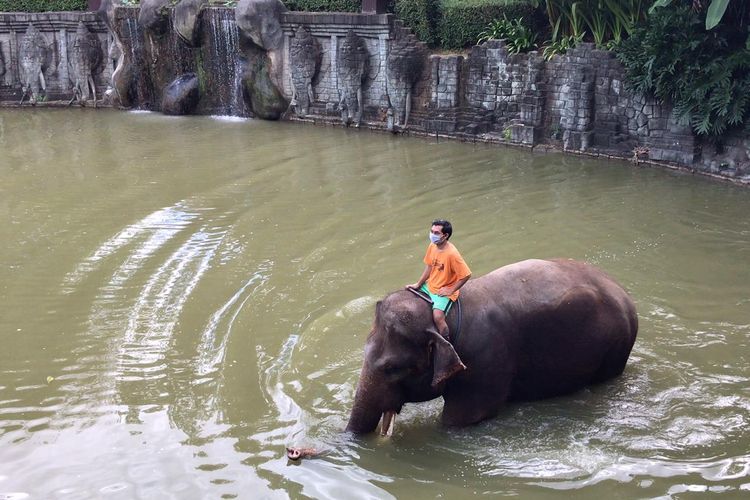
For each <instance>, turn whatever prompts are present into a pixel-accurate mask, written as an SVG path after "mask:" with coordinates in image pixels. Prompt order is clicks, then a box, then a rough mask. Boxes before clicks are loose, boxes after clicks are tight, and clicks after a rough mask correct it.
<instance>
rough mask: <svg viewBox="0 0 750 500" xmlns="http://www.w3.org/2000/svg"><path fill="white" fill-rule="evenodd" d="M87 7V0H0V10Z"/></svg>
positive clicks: (49, 10) (45, 10) (32, 10)
mask: <svg viewBox="0 0 750 500" xmlns="http://www.w3.org/2000/svg"><path fill="white" fill-rule="evenodd" d="M87 9H88V1H87V0H0V12H56V11H66V10H87Z"/></svg>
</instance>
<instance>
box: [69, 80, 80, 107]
mask: <svg viewBox="0 0 750 500" xmlns="http://www.w3.org/2000/svg"><path fill="white" fill-rule="evenodd" d="M77 98H78V84H77V83H76V85H75V86H74V87H73V97H71V98H70V100H69V101H68V107H70V106H71V105H72V104H73V101H75V100H76V99H77Z"/></svg>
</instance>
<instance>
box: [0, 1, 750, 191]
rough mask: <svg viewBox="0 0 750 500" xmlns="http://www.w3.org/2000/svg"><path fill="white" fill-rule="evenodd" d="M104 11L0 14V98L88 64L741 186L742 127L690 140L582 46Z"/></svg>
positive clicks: (139, 86) (153, 104)
mask: <svg viewBox="0 0 750 500" xmlns="http://www.w3.org/2000/svg"><path fill="white" fill-rule="evenodd" d="M164 1H166V0H150V3H151V4H154V5H161V3H164ZM159 2H161V3H159ZM109 3H110V4H111V3H112V2H109ZM183 3H184V2H183ZM260 4H264V5H267V10H266V11H265V12H267V13H266V14H262V15H267V16H271V17H273V18H272V19H271V18H269V19H267V20H259V21H258V23H257V25H258V28H257V29H258V30H260V31H257V32H255V31H253V30H254V29H255V28H254V27H253V26H252V25H253V23H255V21H253V19H256V18H257V15H258V14H252V15H251V14H248V12H249V11H247V10H245V11H244V12H242V13H241V12H240V10H241V9H248V8H257V7H254V6H255V5H260ZM165 5H166V4H165ZM181 5H182V4H181V3H180V4H178V8H179V7H180V6H181ZM185 5H186V6H187V5H188V4H185ZM109 8H110V10H107V11H106V12H107V18H106V24H105V22H102V21H100V20H99V19H98V18H97V17H96V15H95V14H94V13H46V14H0V101H15V102H18V101H19V100H20V99H21V95H22V94H24V91H25V92H26V94H27V98H30V95H31V94H34V93H38V94H39V95H40V96H41V98H42V99H47V100H55V99H58V100H63V99H64V100H68V99H70V98H72V97H74V96H75V94H76V93H77V94H82V80H84V79H85V78H84V77H85V76H86V74H87V73H88V74H90V75H91V76H92V80H93V83H94V85H93V86H94V87H95V89H96V93H97V96H98V97H101V95H102V93H103V92H104V90H105V88H106V87H107V84H108V83H110V84H111V85H112V87H113V91H111V92H109V93H108V94H109V95H110V96H114V97H113V99H114V104H116V105H120V106H125V107H140V108H146V109H152V110H161V111H163V112H169V113H173V114H186V113H196V114H236V115H241V116H255V117H261V118H271V119H276V118H281V119H286V120H305V121H312V122H318V123H340V124H343V125H346V126H366V127H368V128H374V129H385V130H390V131H392V132H397V133H409V134H424V135H436V134H437V135H441V136H445V137H452V138H456V139H460V140H471V141H485V142H495V143H504V144H513V145H520V146H525V147H535V146H541V147H545V148H548V147H553V148H559V149H563V150H566V151H570V152H575V153H585V154H590V155H606V156H614V157H621V158H627V159H637V160H639V161H652V162H659V163H662V164H668V165H672V166H678V167H682V168H685V169H689V170H694V171H697V172H702V173H707V174H711V175H716V176H720V177H727V178H732V179H735V180H739V181H741V182H745V183H750V154H749V151H750V139H749V138H748V136H747V135H746V134H743V133H740V132H735V133H731V134H727V135H726V137H725V138H723V141H722V142H721V143H720V144H718V145H715V144H707V143H704V142H702V141H701V140H700V139H699V138H697V137H696V136H695V135H694V134H693V133H692V131H691V129H690V128H689V127H688V126H684V125H680V124H678V123H677V122H676V120H675V117H674V114H673V113H672V110H671V109H670V108H669V107H668V106H665V105H663V104H660V103H658V102H655V101H654V100H652V99H648V98H645V97H643V96H639V95H634V94H632V93H630V92H629V91H627V90H626V88H625V86H624V84H623V79H624V72H623V69H622V67H621V66H620V64H619V62H618V61H617V60H616V59H615V58H614V56H613V55H612V54H611V53H609V52H607V51H601V50H596V49H595V47H594V46H593V45H591V44H582V45H581V46H579V47H578V48H576V49H573V50H571V51H569V52H568V53H567V54H565V55H563V56H558V57H555V58H554V59H553V60H551V61H545V60H544V59H543V58H542V57H541V55H540V54H538V53H536V52H531V53H529V54H509V53H508V50H507V48H506V47H505V44H504V42H502V41H497V40H491V41H488V42H486V43H484V44H482V45H480V46H475V47H472V48H471V49H470V50H469V51H468V52H467V53H464V54H451V55H437V54H430V53H429V51H428V50H427V48H426V47H425V46H424V45H423V44H422V43H420V42H419V41H418V40H417V39H416V38H415V37H414V35H413V34H412V33H411V32H410V31H409V30H408V29H406V28H405V27H404V26H403V24H402V23H401V22H400V21H399V20H397V19H396V18H395V17H394V16H392V15H388V14H352V13H345V14H340V13H305V12H288V11H285V10H284V7H283V5H281V4H279V3H278V2H277V0H242V1H240V2H239V4H238V8H237V9H236V10H235V9H229V8H209V7H206V2H205V1H204V0H193V1H192V2H191V3H190V8H191V9H193V10H192V11H191V12H190V16H189V17H188V18H187V19H189V20H190V22H189V23H188V24H185V22H184V19H183V20H177V21H176V18H175V13H174V10H177V9H172V8H171V7H165V8H161V9H157V10H155V11H154V12H156V13H157V14H158V16H162V17H161V18H160V19H161V20H159V19H155V20H154V19H152V20H151V21H150V22H145V21H144V19H145V17H144V16H142V15H141V14H143V12H141V10H139V9H138V8H132V7H112V6H111V5H110V7H109ZM186 8H187V7H186ZM151 14H153V13H151ZM243 16H244V17H243ZM253 16H255V17H253ZM156 21H158V22H156ZM30 26H33V28H30ZM107 26H110V27H111V28H112V33H111V34H108V28H107ZM154 26H158V27H159V29H158V30H155V28H154ZM269 26H275V27H276V28H274V29H275V30H276V31H275V32H271V31H268V29H269V28H268V27H269ZM186 27H187V29H186ZM82 30H83V31H82ZM248 30H249V31H248ZM178 31H179V33H178ZM37 32H38V33H37ZM87 33H89V35H87ZM186 33H187V35H189V36H186ZM85 40H88V42H86V43H83V42H82V41H85ZM84 49H85V50H84ZM110 49H120V50H119V51H117V50H115V51H114V52H111V51H110ZM24 54H26V55H24ZM82 54H83V55H86V54H88V56H89V57H88V59H86V58H85V57H82ZM92 54H93V55H92ZM35 58H36V59H35ZM113 58H118V61H117V71H114V73H115V74H114V75H113V63H112V59H113ZM98 60H100V61H98ZM87 61H88V62H87ZM97 61H98V62H97ZM35 64H36V65H38V66H40V68H37V66H35ZM39 74H41V78H39V77H38V75H39ZM34 75H37V78H34ZM42 81H43V84H42ZM42 85H43V86H45V87H46V88H45V89H39V88H36V87H41V86H42ZM74 87H75V88H74ZM78 97H79V98H81V97H82V96H81V95H79V96H78ZM83 97H88V96H83ZM84 100H86V99H84Z"/></svg>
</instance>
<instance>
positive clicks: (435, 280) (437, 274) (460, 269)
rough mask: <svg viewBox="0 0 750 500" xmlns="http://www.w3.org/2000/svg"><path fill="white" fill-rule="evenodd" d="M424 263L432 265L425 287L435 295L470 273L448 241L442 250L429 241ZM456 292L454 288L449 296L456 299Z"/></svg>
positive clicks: (456, 250) (462, 259)
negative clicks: (453, 291)
mask: <svg viewBox="0 0 750 500" xmlns="http://www.w3.org/2000/svg"><path fill="white" fill-rule="evenodd" d="M424 263H425V264H427V265H428V266H432V269H431V270H430V277H429V278H427V288H428V289H429V290H430V292H431V293H434V294H436V295H437V293H438V291H440V289H441V288H443V287H444V286H452V285H455V284H456V282H457V281H459V280H461V279H463V278H465V277H467V276H469V275H470V274H471V269H469V266H467V265H466V262H464V258H463V257H461V254H460V253H458V249H457V248H456V247H455V246H453V243H451V242H450V241H449V242H447V243H446V245H445V247H443V250H442V251H441V250H440V249H438V247H437V245H435V244H434V243H430V246H429V247H427V253H426V254H425V256H424ZM458 292H459V291H458V290H456V292H455V293H454V294H453V295H451V296H450V297H449V298H450V299H451V300H456V299H457V298H458Z"/></svg>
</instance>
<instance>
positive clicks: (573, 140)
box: [560, 43, 594, 151]
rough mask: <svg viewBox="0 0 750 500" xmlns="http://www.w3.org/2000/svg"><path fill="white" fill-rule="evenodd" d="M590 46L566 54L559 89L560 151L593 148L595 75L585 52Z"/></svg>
mask: <svg viewBox="0 0 750 500" xmlns="http://www.w3.org/2000/svg"><path fill="white" fill-rule="evenodd" d="M592 49H593V44H590V43H584V44H581V46H580V48H575V49H573V50H570V51H568V53H567V54H565V56H564V57H565V60H566V71H565V74H564V80H565V83H564V84H563V86H562V89H561V96H560V97H561V100H562V103H561V104H562V106H561V108H562V112H561V113H560V128H561V129H562V131H563V148H564V149H566V150H568V149H573V150H580V151H586V150H587V149H589V147H590V146H592V137H593V123H594V74H593V68H591V67H590V66H589V64H588V63H587V62H588V53H589V52H590V51H591V50H592Z"/></svg>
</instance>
